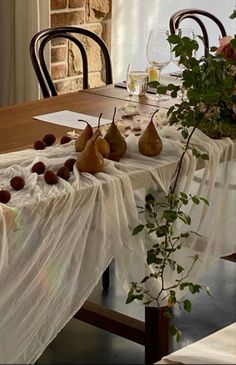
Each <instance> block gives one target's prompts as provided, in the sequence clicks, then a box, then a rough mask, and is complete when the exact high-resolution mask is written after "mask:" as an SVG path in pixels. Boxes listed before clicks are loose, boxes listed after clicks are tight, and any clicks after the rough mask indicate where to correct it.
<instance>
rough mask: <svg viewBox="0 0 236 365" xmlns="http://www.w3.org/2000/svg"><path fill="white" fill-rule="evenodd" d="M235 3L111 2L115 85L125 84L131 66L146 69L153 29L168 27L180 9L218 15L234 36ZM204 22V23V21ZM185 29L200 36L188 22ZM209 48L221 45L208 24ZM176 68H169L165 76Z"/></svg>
mask: <svg viewBox="0 0 236 365" xmlns="http://www.w3.org/2000/svg"><path fill="white" fill-rule="evenodd" d="M234 3H235V1H234V0H227V1H225V2H219V1H215V0H206V1H203V0H200V1H199V0H181V1H176V0H165V1H163V0H145V1H143V0H129V1H127V0H115V1H113V2H112V12H113V13H112V62H113V76H114V81H115V82H117V81H121V80H125V74H126V70H127V66H128V64H129V63H135V62H136V61H137V60H138V61H139V63H140V64H142V65H146V64H147V59H146V44H147V40H148V35H149V32H150V30H151V29H152V28H157V27H160V28H165V29H168V27H169V18H170V17H171V15H172V14H173V13H174V12H175V11H177V10H180V9H184V8H201V9H204V10H207V11H209V12H211V13H212V14H214V15H216V16H217V17H218V18H219V19H220V20H221V21H222V23H223V24H224V26H225V28H226V31H227V32H228V34H231V35H233V34H234V33H235V21H234V20H230V19H229V16H230V14H231V13H232V12H233V9H234ZM204 22H205V21H204ZM181 24H182V25H183V27H186V28H193V29H194V30H195V33H196V34H199V28H198V26H197V25H196V23H195V22H194V21H191V20H188V19H186V20H185V21H184V22H183V23H181ZM206 24H207V29H208V30H209V35H210V45H212V46H213V45H214V46H216V45H217V44H218V38H219V30H218V28H217V27H216V26H215V25H214V23H212V22H211V21H208V22H207V23H206ZM171 68H175V66H173V64H170V65H169V66H168V68H166V69H164V70H163V72H167V71H168V70H169V69H171Z"/></svg>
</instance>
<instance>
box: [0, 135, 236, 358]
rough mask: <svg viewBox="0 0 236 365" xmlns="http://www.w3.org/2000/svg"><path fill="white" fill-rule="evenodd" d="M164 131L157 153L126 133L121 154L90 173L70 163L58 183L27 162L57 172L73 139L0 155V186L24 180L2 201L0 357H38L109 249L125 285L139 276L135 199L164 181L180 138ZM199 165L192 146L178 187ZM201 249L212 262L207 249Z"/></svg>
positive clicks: (164, 187)
mask: <svg viewBox="0 0 236 365" xmlns="http://www.w3.org/2000/svg"><path fill="white" fill-rule="evenodd" d="M166 137H167V138H165V137H164V136H163V143H164V148H163V151H162V153H161V155H160V156H157V157H155V158H149V157H145V156H142V155H140V153H138V150H137V141H138V138H137V137H135V136H133V135H131V136H129V137H128V138H127V142H128V150H127V153H126V154H125V156H124V157H123V158H122V159H121V160H120V162H112V161H109V160H105V169H104V172H103V173H98V174H95V175H91V174H88V173H82V174H79V173H78V171H77V170H76V167H75V166H74V171H73V173H72V174H71V177H70V179H69V181H68V182H67V181H64V180H62V179H59V182H58V183H57V184H56V185H47V184H46V183H45V181H44V178H43V175H37V174H36V173H32V172H31V167H32V165H33V164H34V163H35V162H37V161H42V162H44V163H45V165H46V167H47V169H54V171H56V170H57V169H58V168H59V167H61V166H62V165H63V164H64V162H65V160H66V159H68V158H70V157H74V158H75V157H76V152H75V151H74V142H73V141H72V142H70V143H68V144H66V145H54V146H52V147H47V148H46V149H45V150H42V151H36V150H32V149H28V150H24V151H20V152H14V153H8V154H2V155H0V188H2V187H4V188H8V189H9V186H10V185H9V182H10V179H11V177H13V176H15V175H21V176H24V179H25V182H26V184H25V187H24V189H22V190H20V191H18V192H16V191H13V189H10V190H11V194H12V198H11V200H10V201H9V203H8V204H7V205H4V204H1V203H0V292H1V296H0V362H1V363H32V362H35V361H36V360H37V358H38V357H39V356H40V355H41V353H42V352H43V350H44V349H45V348H46V346H47V345H48V344H49V343H50V342H51V341H52V340H53V338H54V337H55V336H56V335H57V333H58V332H59V331H60V330H61V329H62V328H63V327H64V326H65V324H66V323H67V322H68V321H69V320H70V319H71V318H72V317H73V315H74V314H75V313H76V312H77V311H78V309H79V308H80V307H81V306H82V304H83V303H84V301H85V300H86V299H87V298H88V296H89V295H90V293H91V291H92V290H93V288H94V287H95V286H96V284H97V283H98V280H99V279H100V277H101V275H102V273H103V271H104V269H105V268H106V267H107V265H108V264H109V262H110V261H111V260H112V258H113V257H116V263H117V273H118V275H119V277H120V279H121V280H122V282H123V285H124V287H125V289H127V288H128V283H129V281H131V280H138V279H139V277H140V276H142V275H143V272H142V271H144V270H146V267H145V247H146V242H145V241H144V240H142V239H141V240H140V241H139V242H137V238H135V239H134V238H133V237H132V235H131V232H132V229H133V228H134V227H135V226H136V225H137V224H138V223H139V219H138V213H137V208H136V205H140V204H142V203H143V202H144V198H145V195H146V194H147V193H148V192H152V193H158V192H161V193H163V192H164V193H166V192H167V191H168V188H169V186H170V182H171V179H172V176H173V174H174V172H175V169H176V165H177V161H178V160H179V157H180V155H181V153H182V149H183V145H182V142H181V141H179V140H178V138H175V136H173V135H172V136H168V135H167V132H166ZM204 148H205V147H204ZM217 148H218V147H217ZM227 151H232V146H231V144H230V143H226V144H225V145H224V148H223V150H220V153H219V156H221V158H225V159H226V160H229V159H231V158H232V156H231V155H229V154H228V152H227ZM197 168H198V167H197V164H196V161H194V159H193V158H192V157H191V155H190V154H189V155H188V157H187V158H186V159H185V162H184V169H183V174H182V177H181V183H182V184H183V185H184V186H186V187H187V186H191V184H190V181H188V179H190V180H191V181H192V182H193V179H194V172H195V170H196V169H197ZM206 168H207V165H206V166H205V168H204V169H206ZM186 176H187V177H188V179H187V181H186ZM230 228H231V226H230ZM207 247H208V246H207ZM211 247H212V248H211V250H213V251H214V246H213V244H212V245H211ZM192 249H194V248H192ZM221 251H224V252H221ZM231 252H232V245H229V246H226V245H225V246H222V247H221V250H220V251H219V249H218V246H217V250H216V253H215V254H214V252H213V254H212V257H214V258H215V257H216V256H217V255H219V254H222V253H223V254H228V253H231ZM201 253H202V256H203V257H204V259H206V262H207V265H208V266H209V265H210V263H211V262H212V261H211V259H210V261H209V257H208V249H207V250H206V251H205V249H204V248H202V250H201ZM205 269H206V267H205V266H204V270H205ZM204 270H202V271H204ZM202 273H203V272H202Z"/></svg>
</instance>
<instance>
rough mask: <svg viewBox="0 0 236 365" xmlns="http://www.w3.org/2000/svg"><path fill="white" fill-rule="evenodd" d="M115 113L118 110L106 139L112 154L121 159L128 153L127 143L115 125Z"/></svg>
mask: <svg viewBox="0 0 236 365" xmlns="http://www.w3.org/2000/svg"><path fill="white" fill-rule="evenodd" d="M115 113H116V108H115V110H114V114H113V118H112V122H111V125H110V127H109V128H108V130H107V133H106V134H105V137H104V139H105V140H106V141H107V142H108V143H109V145H110V153H115V154H116V155H118V156H120V157H121V156H123V155H124V153H125V152H126V149H127V143H126V140H125V139H124V137H123V136H122V134H121V133H120V131H119V129H118V127H117V126H116V124H115Z"/></svg>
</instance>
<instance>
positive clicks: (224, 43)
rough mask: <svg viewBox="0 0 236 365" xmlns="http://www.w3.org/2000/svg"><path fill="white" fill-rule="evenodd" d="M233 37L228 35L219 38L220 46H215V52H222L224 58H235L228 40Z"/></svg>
mask: <svg viewBox="0 0 236 365" xmlns="http://www.w3.org/2000/svg"><path fill="white" fill-rule="evenodd" d="M231 39H233V38H232V37H231V36H230V35H227V36H226V37H223V38H221V39H220V46H219V47H218V48H217V50H216V53H218V54H220V53H222V54H224V56H225V58H227V59H228V60H236V52H235V50H234V49H233V48H232V47H231V45H230V41H231Z"/></svg>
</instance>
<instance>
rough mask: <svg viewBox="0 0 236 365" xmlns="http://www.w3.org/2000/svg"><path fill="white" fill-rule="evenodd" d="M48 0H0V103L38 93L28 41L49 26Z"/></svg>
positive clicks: (22, 99)
mask: <svg viewBox="0 0 236 365" xmlns="http://www.w3.org/2000/svg"><path fill="white" fill-rule="evenodd" d="M49 6H50V2H49V0H30V1H29V0H7V1H5V0H0V33H1V39H0V48H1V52H0V83H1V91H0V106H4V105H9V104H15V103H19V102H23V101H28V100H33V99H37V98H38V97H39V87H38V82H37V79H36V76H35V73H34V71H33V68H32V65H31V61H30V56H29V43H30V40H31V38H32V36H33V35H34V34H35V33H36V32H38V31H39V30H40V29H42V28H47V27H49Z"/></svg>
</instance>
